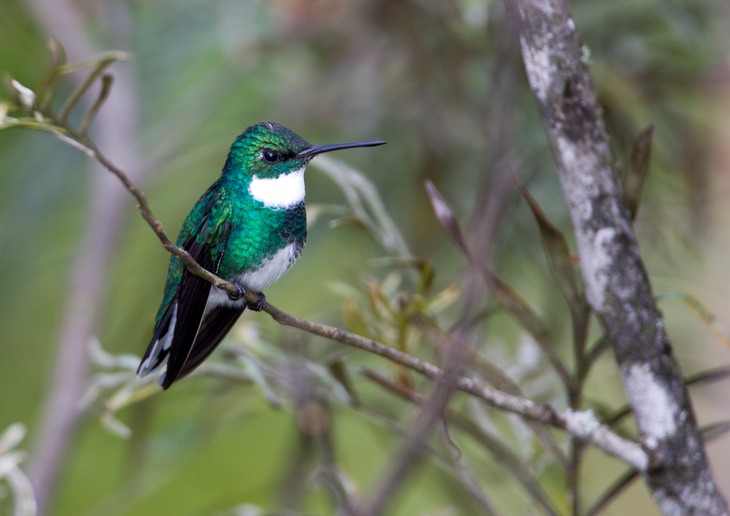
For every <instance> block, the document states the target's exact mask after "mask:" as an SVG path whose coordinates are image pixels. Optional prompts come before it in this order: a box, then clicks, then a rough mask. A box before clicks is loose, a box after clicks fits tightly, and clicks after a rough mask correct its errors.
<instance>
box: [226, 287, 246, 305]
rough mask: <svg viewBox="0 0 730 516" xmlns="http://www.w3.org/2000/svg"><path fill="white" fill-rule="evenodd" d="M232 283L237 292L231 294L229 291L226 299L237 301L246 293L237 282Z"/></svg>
mask: <svg viewBox="0 0 730 516" xmlns="http://www.w3.org/2000/svg"><path fill="white" fill-rule="evenodd" d="M233 285H234V286H235V287H236V290H238V294H231V293H230V292H228V299H230V300H231V301H238V300H239V299H241V298H242V297H243V296H245V295H246V290H245V289H244V288H243V287H242V286H241V285H239V284H238V283H234V284H233Z"/></svg>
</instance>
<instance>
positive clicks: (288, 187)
mask: <svg viewBox="0 0 730 516" xmlns="http://www.w3.org/2000/svg"><path fill="white" fill-rule="evenodd" d="M248 193H250V194H251V196H252V197H253V198H254V199H256V200H257V201H259V202H262V203H264V206H266V207H267V208H290V207H292V206H296V205H297V204H299V203H300V202H302V201H304V167H302V168H300V169H299V170H295V171H294V172H291V173H290V174H285V175H281V176H279V177H275V178H271V179H264V178H260V177H258V176H253V179H251V185H250V186H249V187H248Z"/></svg>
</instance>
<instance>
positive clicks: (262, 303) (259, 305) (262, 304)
mask: <svg viewBox="0 0 730 516" xmlns="http://www.w3.org/2000/svg"><path fill="white" fill-rule="evenodd" d="M256 295H257V296H259V298H258V300H257V301H256V302H255V303H247V304H246V306H248V309H249V310H253V311H254V312H260V311H261V310H263V309H264V308H266V296H265V295H264V293H263V292H256Z"/></svg>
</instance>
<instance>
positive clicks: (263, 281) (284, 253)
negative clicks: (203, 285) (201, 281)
mask: <svg viewBox="0 0 730 516" xmlns="http://www.w3.org/2000/svg"><path fill="white" fill-rule="evenodd" d="M299 252H300V249H298V248H297V245H296V244H289V245H288V246H286V247H284V248H282V249H279V251H277V252H276V254H275V255H274V256H272V257H271V258H269V259H267V260H265V261H264V263H262V264H261V267H259V268H258V269H256V270H254V271H246V272H244V273H243V274H241V275H240V276H238V277H236V278H234V279H233V280H232V281H233V282H236V283H240V284H241V285H242V286H243V288H245V289H246V290H248V291H252V292H263V291H264V290H265V289H267V288H268V287H269V286H271V285H272V284H274V283H276V281H278V279H279V278H281V277H282V276H283V275H284V273H285V272H286V271H288V270H289V269H290V268H291V266H292V265H294V262H296V261H297V258H299ZM243 304H244V300H243V299H239V300H236V301H231V299H230V298H229V297H228V294H227V293H226V292H224V291H222V290H220V289H218V288H215V287H213V288H212V289H211V290H210V294H209V295H208V303H207V305H206V310H209V309H210V308H212V307H214V306H218V305H229V306H242V305H243Z"/></svg>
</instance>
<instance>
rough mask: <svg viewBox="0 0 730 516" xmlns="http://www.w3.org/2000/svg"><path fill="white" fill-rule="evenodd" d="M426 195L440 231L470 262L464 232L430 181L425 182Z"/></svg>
mask: <svg viewBox="0 0 730 516" xmlns="http://www.w3.org/2000/svg"><path fill="white" fill-rule="evenodd" d="M426 193H428V198H429V200H430V201H431V207H432V208H433V213H434V215H435V216H436V220H437V221H438V223H439V225H440V226H441V229H443V230H444V233H446V235H447V236H448V237H449V238H451V240H453V241H454V243H455V244H456V245H457V247H458V248H459V249H461V251H462V252H463V253H464V254H465V255H466V256H467V257H468V258H469V260H470V261H471V254H470V252H469V248H468V246H467V245H466V240H465V239H464V232H463V231H462V230H461V225H460V224H459V221H458V220H457V218H456V215H454V210H453V209H451V206H449V203H448V202H446V199H444V197H443V196H442V195H441V193H440V192H439V191H438V190H437V189H436V186H435V185H434V184H433V183H432V182H431V181H430V180H429V181H426Z"/></svg>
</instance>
